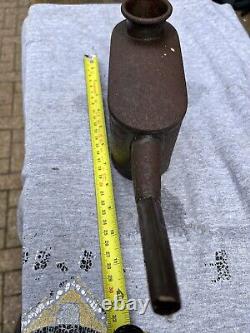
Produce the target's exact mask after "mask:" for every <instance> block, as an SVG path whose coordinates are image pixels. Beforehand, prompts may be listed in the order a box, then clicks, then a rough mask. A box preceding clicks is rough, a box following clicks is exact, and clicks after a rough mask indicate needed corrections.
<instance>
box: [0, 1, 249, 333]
mask: <svg viewBox="0 0 250 333" xmlns="http://www.w3.org/2000/svg"><path fill="white" fill-rule="evenodd" d="M42 2H54V3H84V2H98V1H91V0H89V1H86V0H72V1H70V0H68V1H66V0H65V1H60V0H59V1H56V0H55V1H43V0H40V1H39V0H33V1H32V3H42ZM99 2H106V3H107V2H119V1H114V0H113V1H112V0H106V1H99ZM29 5H30V3H29V1H25V0H0V333H13V332H14V327H15V325H16V321H17V317H18V314H19V313H20V309H21V305H20V304H21V270H20V268H21V260H20V255H21V248H20V243H19V240H18V237H17V232H16V209H17V201H18V196H19V193H20V189H21V182H20V171H21V168H22V162H23V153H24V149H23V141H24V135H23V119H22V103H21V100H22V95H21V93H22V92H21V82H20V54H21V45H20V31H21V25H22V21H23V19H24V17H25V16H26V13H27V9H28V7H29ZM249 21H250V17H249V15H248V16H245V17H244V19H243V24H244V25H245V26H246V28H247V29H248V31H250V22H249Z"/></svg>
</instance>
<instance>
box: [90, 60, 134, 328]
mask: <svg viewBox="0 0 250 333" xmlns="http://www.w3.org/2000/svg"><path fill="white" fill-rule="evenodd" d="M84 67H85V78H86V87H87V97H88V109H89V123H90V136H91V143H92V156H93V163H94V177H95V192H96V204H97V215H98V226H99V242H100V250H101V261H102V275H103V287H104V296H105V299H108V300H110V301H111V302H112V304H113V306H112V308H111V310H108V311H107V323H108V333H113V332H114V331H115V330H116V329H117V328H118V327H120V326H123V325H126V324H129V323H130V317H129V311H128V310H127V309H122V310H117V309H115V308H114V305H115V304H116V305H117V306H118V307H119V304H120V305H121V306H120V308H122V305H123V304H127V300H128V299H127V292H126V285H125V277H124V271H123V263H122V254H121V246H120V240H119V230H118V225H117V217H116V208H115V199H114V193H113V183H112V175H111V167H110V157H109V150H108V141H107V133H106V126H105V117H104V109H103V101H102V90H101V82H100V74H99V65H98V59H97V57H96V56H85V57H84ZM117 306H116V307H117Z"/></svg>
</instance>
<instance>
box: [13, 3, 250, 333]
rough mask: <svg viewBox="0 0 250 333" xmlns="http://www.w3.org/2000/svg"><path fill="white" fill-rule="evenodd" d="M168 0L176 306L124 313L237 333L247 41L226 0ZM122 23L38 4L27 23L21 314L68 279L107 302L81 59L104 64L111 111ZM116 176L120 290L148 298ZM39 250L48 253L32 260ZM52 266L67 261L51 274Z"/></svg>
mask: <svg viewBox="0 0 250 333" xmlns="http://www.w3.org/2000/svg"><path fill="white" fill-rule="evenodd" d="M172 4H173V7H174V12H173V15H172V16H171V19H170V22H171V23H173V25H174V26H175V28H176V29H177V31H178V33H179V36H180V41H181V46H182V52H183V58H184V66H185V73H186V80H187V87H188V96H189V107H188V111H187V114H186V117H185V119H184V122H183V125H182V128H181V132H180V135H179V138H178V140H177V143H176V147H175V150H174V153H173V157H172V160H171V165H170V168H169V170H168V172H167V173H165V174H164V176H163V177H162V184H163V185H162V203H163V208H164V215H165V220H166V224H167V228H168V232H169V238H170V242H171V247H172V252H173V257H174V262H175V267H176V271H177V276H178V282H179V286H180V292H181V297H182V309H181V311H179V312H178V313H177V314H176V315H174V316H172V317H170V318H167V317H161V316H157V315H156V314H154V313H153V312H152V310H151V307H149V308H148V309H147V312H146V314H144V315H139V314H138V312H132V314H131V316H132V321H133V323H134V324H136V325H138V326H140V327H141V328H143V329H144V330H145V331H147V332H151V333H153V332H171V333H172V332H176V333H177V332H178V333H184V332H192V333H195V332H225V333H229V332H230V333H231V332H240V333H247V332H249V329H250V318H249V311H250V291H249V286H250V277H249V276H250V275H249V273H250V266H249V251H250V248H249V235H250V233H249V231H250V227H249V216H250V207H249V202H250V185H249V175H250V145H249V142H250V116H249V109H250V96H249V94H250V65H249V59H250V47H249V39H248V36H247V34H246V33H245V31H244V30H243V28H242V27H241V25H240V23H239V22H238V19H237V17H236V15H235V14H234V12H233V10H232V9H231V7H230V6H229V5H223V6H219V5H217V4H214V3H212V2H211V1H209V0H204V1H199V0H191V1H190V0H185V1H177V0H174V1H172ZM121 19H122V16H121V14H120V8H119V6H118V5H88V6H84V5H83V6H58V5H35V6H32V7H31V9H30V11H29V15H28V18H27V19H26V20H25V23H24V28H23V42H22V47H23V87H24V115H25V151H26V154H25V163H24V168H23V185H24V186H23V191H22V195H21V199H20V206H19V226H20V228H19V229H20V235H21V239H22V243H23V246H24V264H23V318H24V319H23V320H25V321H26V317H25V316H26V314H27V313H28V312H29V310H30V309H31V308H32V307H35V306H36V304H37V303H39V302H40V301H41V300H42V299H43V298H45V297H47V296H48V295H49V294H50V292H51V291H52V292H53V291H56V290H57V289H58V286H59V284H60V283H61V282H62V281H65V280H70V279H71V278H74V277H76V276H79V277H80V278H81V279H82V280H83V281H84V283H85V284H86V285H87V287H88V288H89V289H90V290H92V292H93V293H94V294H95V295H96V296H97V297H98V298H99V299H102V297H103V296H102V281H101V268H100V256H99V245H98V233H97V222H96V210H95V194H94V185H93V171H92V158H91V145H90V138H89V127H88V113H87V105H86V92H85V81H84V72H83V55H84V54H97V55H98V57H99V59H100V70H101V77H102V87H103V93H104V102H105V107H106V112H107V105H106V95H107V77H108V59H109V43H110V34H111V32H112V29H113V27H114V26H115V24H116V23H118V22H119V21H120V20H121ZM113 177H114V186H115V196H116V205H117V212H118V219H119V228H120V234H121V243H122V250H123V256H124V265H125V270H126V279H127V288H128V293H129V297H130V298H136V299H145V298H148V297H149V296H148V289H147V282H146V275H145V268H144V263H143V256H142V249H141V240H140V234H139V231H138V230H139V229H138V223H137V213H136V207H135V203H134V197H133V188H132V183H131V182H130V181H128V180H126V179H124V178H122V177H121V176H120V175H119V174H118V173H117V172H116V170H114V169H113ZM85 250H86V251H92V255H91V254H90V255H89V256H90V257H91V260H92V262H93V266H92V267H91V268H90V269H89V270H88V271H85V270H84V269H81V268H80V264H79V262H80V261H81V259H82V257H84V251H85ZM37 251H45V252H46V251H47V252H46V253H45V254H42V255H43V256H44V257H45V260H44V262H43V263H42V265H40V266H39V265H35V263H36V262H38V261H39V260H40V261H41V259H39V258H38V255H39V254H38V253H37ZM46 254H47V257H46ZM85 257H86V258H87V257H88V253H87V254H86V253H85ZM59 262H65V264H66V265H67V268H68V270H67V271H64V272H63V271H62V270H60V269H59V268H58V267H57V265H58V263H59ZM44 263H45V264H44ZM43 264H44V265H43ZM35 266H36V268H37V269H35ZM44 266H45V267H44ZM85 268H86V266H85ZM62 314H63V312H60V316H62ZM65 316H68V314H66V315H65ZM66 320H69V319H68V318H67V319H66ZM74 320H75V319H74V318H73V319H72V324H73V323H75V321H74ZM61 322H64V321H63V319H62V318H61ZM26 324H27V323H26ZM68 324H70V323H68Z"/></svg>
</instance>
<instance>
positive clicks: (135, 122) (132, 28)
mask: <svg viewBox="0 0 250 333" xmlns="http://www.w3.org/2000/svg"><path fill="white" fill-rule="evenodd" d="M122 13H123V15H124V16H125V18H126V20H124V21H122V22H121V23H119V24H118V25H117V26H116V27H115V28H114V31H113V33H112V38H111V50H110V68H109V93H108V103H109V111H110V127H111V137H110V145H111V154H112V159H113V162H114V164H115V166H116V168H117V169H118V170H119V171H120V172H121V173H122V174H123V175H124V176H126V177H127V178H130V179H133V183H134V189H135V198H136V202H137V209H138V214H139V223H140V230H141V236H142V243H143V251H144V258H145V263H146V269H147V276H148V282H149V291H150V296H151V301H152V305H153V308H154V310H155V312H157V313H160V314H170V313H173V312H175V311H177V310H178V309H179V308H180V297H179V291H178V286H177V282H176V277H175V271H174V265H173V261H172V256H171V250H170V246H169V241H168V237H167V231H166V227H165V222H164V218H163V214H162V211H161V198H160V188H161V174H162V173H163V172H165V171H166V170H167V169H168V166H169V163H170V159H171V155H172V151H173V148H174V145H175V142H176V139H177V136H178V132H179V129H180V126H181V122H182V120H183V117H184V115H185V112H186V109H187V92H186V83H185V77H184V70H183V64H182V56H181V49H180V44H179V38H178V34H177V32H176V30H175V29H174V28H173V26H172V25H171V24H169V23H167V22H166V19H167V18H168V17H169V16H170V15H171V13H172V6H171V5H170V4H169V2H168V1H167V0H157V1H156V0H126V1H124V2H123V4H122Z"/></svg>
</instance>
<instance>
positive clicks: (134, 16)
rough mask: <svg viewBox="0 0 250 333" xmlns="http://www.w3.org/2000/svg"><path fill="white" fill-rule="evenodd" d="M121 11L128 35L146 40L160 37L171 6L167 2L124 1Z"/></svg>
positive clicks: (170, 11) (153, 0) (150, 0)
mask: <svg viewBox="0 0 250 333" xmlns="http://www.w3.org/2000/svg"><path fill="white" fill-rule="evenodd" d="M121 11H122V14H123V15H124V16H125V18H126V19H127V32H128V34H129V35H130V36H132V37H135V38H138V39H144V40H147V39H154V38H158V37H160V36H161V33H162V31H163V27H164V23H165V21H166V19H167V18H168V17H169V16H170V15H171V14H172V6H171V4H170V3H169V2H168V0H125V1H124V2H123V3H122V7H121Z"/></svg>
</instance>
